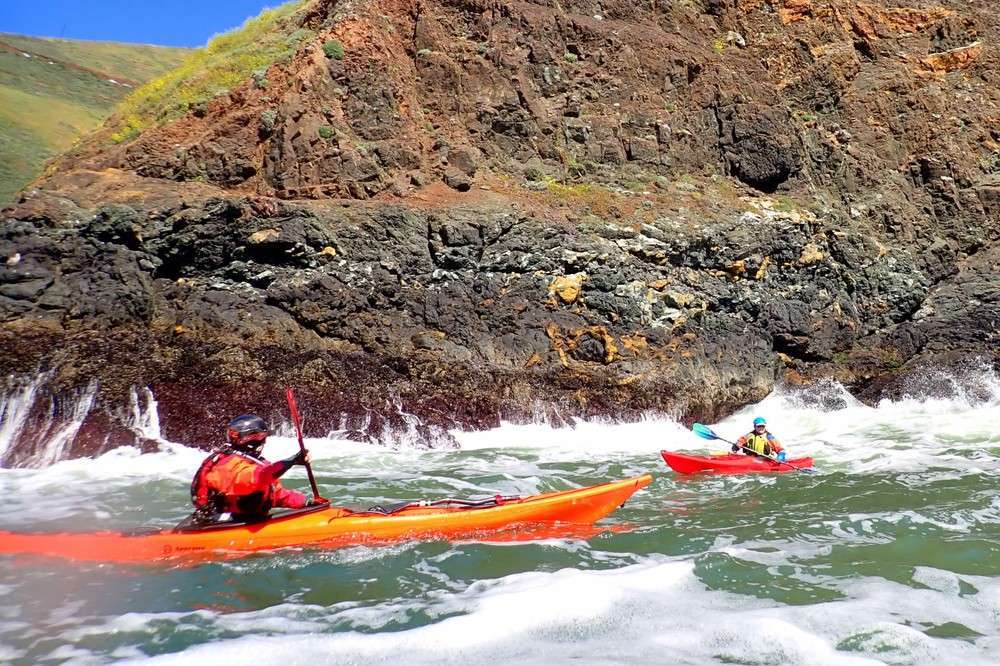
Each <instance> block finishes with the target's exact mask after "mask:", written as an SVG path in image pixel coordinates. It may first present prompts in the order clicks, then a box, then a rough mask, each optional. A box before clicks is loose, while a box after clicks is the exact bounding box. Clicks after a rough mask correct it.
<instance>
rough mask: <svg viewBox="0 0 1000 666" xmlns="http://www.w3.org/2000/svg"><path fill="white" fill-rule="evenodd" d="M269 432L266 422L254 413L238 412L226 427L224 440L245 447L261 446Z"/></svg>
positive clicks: (256, 447)
mask: <svg viewBox="0 0 1000 666" xmlns="http://www.w3.org/2000/svg"><path fill="white" fill-rule="evenodd" d="M269 434H271V433H270V432H269V431H268V429H267V423H265V422H264V419H262V418H260V417H259V416H256V415H254V414H240V415H239V416H237V417H236V418H235V419H233V420H232V421H230V422H229V426H228V427H227V428H226V440H227V441H228V442H229V443H230V444H232V445H233V446H242V447H246V448H254V449H259V448H261V447H262V446H264V440H265V439H267V436H268V435H269Z"/></svg>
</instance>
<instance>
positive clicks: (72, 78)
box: [0, 34, 191, 205]
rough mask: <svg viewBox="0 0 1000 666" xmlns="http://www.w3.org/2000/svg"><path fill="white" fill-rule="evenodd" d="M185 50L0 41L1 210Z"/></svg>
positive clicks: (2, 37) (6, 38)
mask: <svg viewBox="0 0 1000 666" xmlns="http://www.w3.org/2000/svg"><path fill="white" fill-rule="evenodd" d="M190 53H191V51H190V50H188V49H174V48H161V47H155V46H144V45H135V44H117V43H111V42H82V41H72V40H62V39H58V40H57V39H39V38H34V37H24V36H20V35H6V34H0V205H2V204H5V203H7V202H9V201H10V200H11V198H12V197H13V196H14V194H15V193H17V191H18V190H20V189H21V188H22V187H24V186H25V185H26V184H28V183H29V182H30V181H31V180H32V179H33V178H34V177H35V176H37V175H38V174H39V173H40V172H41V170H42V167H43V166H44V164H45V161H46V160H48V159H49V158H51V157H53V156H55V155H57V154H59V153H61V152H63V151H65V150H66V149H67V148H69V147H70V146H71V145H72V144H73V142H74V141H75V140H76V139H77V138H78V137H79V136H80V135H82V134H83V133H85V132H89V131H91V130H92V129H94V128H95V127H97V126H98V125H99V124H100V123H101V122H102V121H103V120H104V119H105V118H107V117H108V116H109V115H110V114H111V112H112V110H113V109H114V107H115V106H116V105H117V104H118V103H119V102H120V101H121V100H122V99H123V98H124V97H125V96H126V95H128V94H129V93H130V92H131V91H132V90H133V88H134V87H136V86H138V85H140V84H141V83H143V82H145V81H148V80H149V79H151V78H154V77H157V76H160V75H162V74H163V73H164V72H166V71H168V70H170V69H172V68H174V67H176V66H177V65H178V64H179V63H180V62H181V61H182V60H183V59H184V58H185V57H186V56H187V55H189V54H190Z"/></svg>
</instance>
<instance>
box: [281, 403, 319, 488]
mask: <svg viewBox="0 0 1000 666" xmlns="http://www.w3.org/2000/svg"><path fill="white" fill-rule="evenodd" d="M285 398H287V399H288V411H289V412H291V414H292V423H294V424H295V434H296V435H298V438H299V450H300V451H302V452H303V453H305V451H306V443H305V440H303V439H302V419H301V418H299V406H298V405H297V404H296V402H295V393H293V392H292V387H290V386H289V387H288V388H286V389H285ZM303 464H304V465H305V466H306V474H308V475H309V485H311V486H312V491H313V502H326V503H327V504H329V503H330V500H328V499H326V498H324V497H320V494H319V488H317V487H316V477H314V476H313V470H312V465H310V464H309V463H307V462H306V463H303Z"/></svg>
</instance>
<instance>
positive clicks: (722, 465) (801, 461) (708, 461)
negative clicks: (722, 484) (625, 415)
mask: <svg viewBox="0 0 1000 666" xmlns="http://www.w3.org/2000/svg"><path fill="white" fill-rule="evenodd" d="M660 455H661V456H663V460H664V462H666V463H667V465H668V466H669V467H670V469H672V470H674V471H675V472H677V473H678V474H706V473H707V474H761V473H765V474H768V473H777V474H782V473H785V472H794V471H795V470H796V469H810V468H811V467H812V466H813V459H812V458H791V459H789V460H786V461H785V463H786V464H784V465H782V464H781V463H778V462H775V461H773V460H768V459H767V458H761V457H759V456H748V455H743V454H738V453H732V454H728V455H722V456H696V455H691V454H687V453H676V452H674V451H660Z"/></svg>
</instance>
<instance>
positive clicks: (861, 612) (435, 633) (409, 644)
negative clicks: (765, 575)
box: [153, 557, 1000, 666]
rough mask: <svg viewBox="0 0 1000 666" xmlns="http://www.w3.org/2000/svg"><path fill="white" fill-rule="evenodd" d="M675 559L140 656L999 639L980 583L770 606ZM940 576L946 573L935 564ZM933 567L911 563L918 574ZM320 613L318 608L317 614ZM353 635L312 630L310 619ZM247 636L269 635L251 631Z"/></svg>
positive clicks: (701, 657) (922, 660)
mask: <svg viewBox="0 0 1000 666" xmlns="http://www.w3.org/2000/svg"><path fill="white" fill-rule="evenodd" d="M693 569H694V568H693V565H692V563H691V562H689V561H677V560H670V559H667V558H663V557H652V558H648V559H646V560H645V561H643V562H641V563H639V564H636V565H632V566H627V567H623V568H620V569H614V570H608V571H581V570H577V569H564V570H561V571H556V572H552V573H524V574H515V575H512V576H507V577H505V578H502V579H499V580H491V581H479V582H477V583H474V584H473V585H471V586H470V587H469V588H468V589H466V590H464V591H461V592H444V593H439V594H435V595H432V597H431V598H429V599H427V600H426V601H424V602H422V603H420V602H418V601H416V600H392V601H387V602H383V603H381V604H378V605H376V606H369V607H357V606H349V605H344V604H339V605H337V606H335V607H330V608H328V609H322V608H312V609H309V610H308V611H307V614H308V615H310V616H311V617H309V618H301V617H300V618H299V619H297V620H295V621H294V622H289V623H288V624H286V625H281V624H280V623H277V624H276V623H275V617H276V616H281V615H282V614H285V613H292V612H294V613H299V614H301V613H302V612H303V609H302V608H301V607H298V608H289V607H287V606H286V607H281V608H272V609H268V610H266V611H259V612H255V613H239V614H234V615H229V616H226V615H217V616H215V617H214V620H213V622H214V624H215V625H216V628H217V629H219V630H222V631H238V632H240V633H245V634H247V635H245V636H243V637H242V638H238V639H233V640H226V641H219V642H216V643H213V644H209V645H203V646H199V647H195V648H191V649H189V650H187V651H185V652H182V653H179V654H174V655H166V656H163V657H159V658H156V659H154V660H153V663H159V664H175V663H176V664H181V663H239V662H243V661H247V660H253V661H254V663H259V664H282V665H288V664H297V663H303V664H306V663H362V662H363V663H372V664H374V663H399V660H400V659H401V655H405V661H406V662H407V663H485V662H495V663H528V664H551V663H561V662H566V661H569V660H574V661H580V662H581V663H588V664H589V663H648V664H659V663H678V664H705V663H717V662H719V661H720V660H722V661H730V662H735V663H767V664H809V665H813V664H816V665H821V664H829V665H831V666H833V665H841V664H843V665H852V666H853V665H860V664H886V663H888V664H904V663H906V664H932V663H935V662H937V663H957V662H958V661H961V662H962V663H963V664H967V665H968V666H975V665H979V664H983V665H985V664H992V663H995V660H994V656H995V653H994V652H993V651H994V650H995V649H997V648H998V647H1000V639H998V638H997V630H998V626H997V622H998V621H997V617H996V615H995V608H994V607H993V606H992V605H991V604H992V603H993V601H992V600H990V601H987V603H985V604H984V603H980V602H981V599H980V597H981V595H983V594H984V591H983V590H988V591H989V593H995V591H996V582H995V581H994V580H992V579H984V578H976V577H967V578H970V579H971V581H972V583H973V584H974V585H976V586H978V587H979V588H980V590H981V591H979V592H977V593H975V594H972V595H968V596H965V597H961V596H958V594H957V592H956V590H957V588H956V587H955V586H954V585H949V584H947V583H945V584H942V585H939V586H938V587H940V588H941V589H915V588H913V587H909V586H906V585H901V584H898V583H892V582H888V581H884V580H881V579H867V578H866V579H859V580H857V581H854V582H852V583H851V584H849V585H847V586H845V593H846V598H844V599H842V600H839V601H832V602H827V603H820V604H813V605H810V606H804V607H795V606H782V605H778V604H775V603H774V602H770V601H764V600H758V599H754V598H752V597H746V596H741V595H735V594H731V593H727V592H719V591H712V590H710V589H708V588H706V587H705V585H704V584H703V583H702V582H700V581H699V580H698V579H697V578H696V577H695V575H694V571H693ZM945 573H947V572H945ZM935 575H936V574H930V573H927V572H926V571H924V572H923V573H921V574H920V575H919V577H920V578H921V580H929V579H931V578H934V576H935ZM418 609H419V610H422V611H423V612H424V613H426V614H427V615H428V616H429V617H432V618H441V619H437V620H436V621H432V622H431V623H430V624H427V625H425V626H421V627H418V628H414V629H408V630H405V631H395V632H389V633H369V632H372V631H377V630H378V629H380V628H382V627H384V626H385V625H386V624H387V623H388V622H391V621H394V620H400V619H402V618H405V617H406V616H407V615H408V614H410V613H412V612H414V611H415V610H418ZM324 611H325V612H327V613H328V614H329V617H327V618H325V619H322V620H321V619H319V617H317V616H318V615H322V613H323V612H324ZM343 622H347V623H349V626H352V627H354V628H355V631H352V632H347V633H338V634H335V635H325V634H324V633H323V632H322V631H321V627H322V625H323V624H324V623H343ZM946 623H960V624H962V625H963V626H965V627H967V628H968V629H970V630H972V631H973V632H976V633H978V634H982V636H981V637H979V638H978V639H976V640H974V641H971V640H970V641H968V642H965V641H960V640H949V639H943V638H935V637H933V636H931V635H928V634H927V633H925V631H924V630H925V629H928V628H932V627H935V626H940V625H944V624H946ZM259 634H271V636H269V637H260V636H259Z"/></svg>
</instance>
